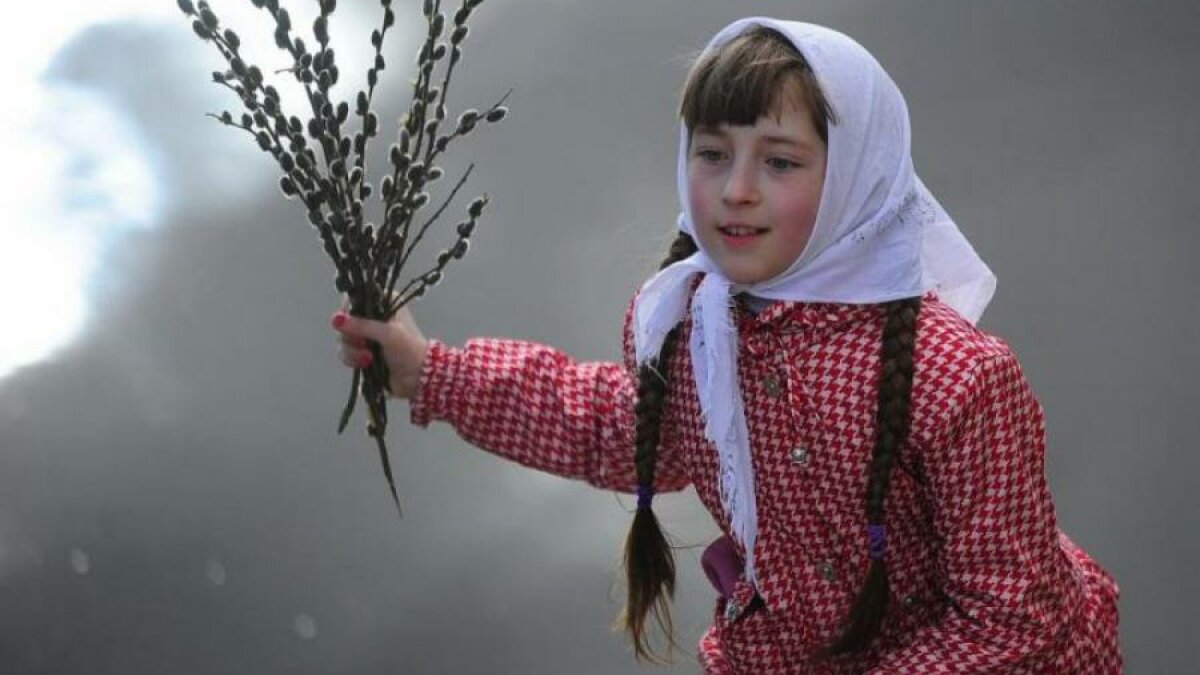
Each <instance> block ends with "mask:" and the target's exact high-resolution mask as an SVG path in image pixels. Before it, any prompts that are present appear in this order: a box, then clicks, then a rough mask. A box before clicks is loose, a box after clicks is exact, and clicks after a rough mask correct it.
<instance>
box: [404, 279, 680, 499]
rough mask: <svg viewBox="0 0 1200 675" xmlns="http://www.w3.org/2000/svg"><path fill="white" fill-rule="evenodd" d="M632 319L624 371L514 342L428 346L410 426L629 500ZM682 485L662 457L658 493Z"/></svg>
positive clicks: (676, 469) (673, 455) (668, 456)
mask: <svg viewBox="0 0 1200 675" xmlns="http://www.w3.org/2000/svg"><path fill="white" fill-rule="evenodd" d="M632 312H633V305H632V302H631V303H630V305H629V307H628V308H627V309H626V312H625V320H624V330H623V354H624V363H623V364H621V363H605V362H576V361H574V360H573V359H571V357H569V356H567V355H566V354H564V353H563V352H561V351H558V350H556V349H553V348H551V347H548V346H546V345H542V344H538V343H535V342H526V341H521V340H510V339H498V338H475V339H472V340H469V341H467V343H466V345H465V346H464V347H462V348H454V347H450V346H448V345H446V344H444V343H442V342H440V341H438V340H430V341H429V351H428V353H427V357H426V360H425V363H424V366H423V367H422V369H421V372H420V381H419V384H418V386H417V390H416V395H415V397H414V398H413V399H412V409H411V419H412V422H413V423H414V424H417V425H419V426H422V427H424V426H427V425H428V424H429V423H430V421H432V420H441V421H445V422H448V423H450V424H451V425H452V426H453V427H454V429H455V431H456V432H458V435H459V436H461V437H462V438H463V439H464V440H466V441H467V442H469V443H471V444H472V445H476V446H478V447H480V448H483V449H485V450H489V451H491V452H493V453H495V454H497V455H500V456H502V457H506V458H508V459H511V460H513V461H515V462H518V463H520V464H523V465H525V466H528V467H531V468H535V469H540V470H542V471H546V472H549V473H552V474H556V475H559V476H563V477H566V478H575V479H579V480H583V481H586V482H588V483H590V484H592V485H595V486H597V487H601V488H605V489H610V490H620V491H623V492H633V491H634V490H635V489H636V487H637V480H636V476H635V474H634V464H633V450H634V430H635V429H634V414H633V406H634V402H635V398H636V396H635V395H636V386H637V379H636V376H635V375H634V373H635V372H636V371H635V370H634V365H633V363H634V359H633V341H632V334H631V320H632ZM688 483H689V479H688V476H687V474H686V472H685V471H684V467H683V463H682V461H681V459H680V457H679V453H677V452H674V451H673V450H672V449H671V448H660V450H659V460H658V465H657V470H656V472H655V489H656V490H657V491H660V492H665V491H671V490H681V489H683V488H684V487H686V486H687V485H688Z"/></svg>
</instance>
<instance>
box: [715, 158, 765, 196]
mask: <svg viewBox="0 0 1200 675" xmlns="http://www.w3.org/2000/svg"><path fill="white" fill-rule="evenodd" d="M748 164H749V163H748V162H735V163H733V164H732V165H731V166H730V168H729V176H728V177H727V178H726V180H725V190H724V191H723V192H722V193H721V198H722V199H723V200H724V201H725V203H727V204H744V203H747V202H753V201H754V200H755V199H757V198H758V181H757V176H756V175H755V173H754V167H752V166H748Z"/></svg>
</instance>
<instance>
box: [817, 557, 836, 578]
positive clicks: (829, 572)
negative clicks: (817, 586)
mask: <svg viewBox="0 0 1200 675" xmlns="http://www.w3.org/2000/svg"><path fill="white" fill-rule="evenodd" d="M817 571H818V572H820V573H821V578H822V579H824V580H825V581H833V577H834V572H833V563H831V562H829V561H828V560H826V561H824V562H822V563H821V564H820V565H817Z"/></svg>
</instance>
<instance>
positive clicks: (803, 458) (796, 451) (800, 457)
mask: <svg viewBox="0 0 1200 675" xmlns="http://www.w3.org/2000/svg"><path fill="white" fill-rule="evenodd" d="M792 463H793V464H800V465H801V466H803V465H805V464H808V450H805V449H804V448H800V447H796V448H792Z"/></svg>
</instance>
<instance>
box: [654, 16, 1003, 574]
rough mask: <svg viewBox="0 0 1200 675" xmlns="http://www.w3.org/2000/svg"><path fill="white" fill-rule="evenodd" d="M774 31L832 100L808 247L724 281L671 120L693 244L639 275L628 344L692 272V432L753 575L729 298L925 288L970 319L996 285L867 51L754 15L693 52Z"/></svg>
mask: <svg viewBox="0 0 1200 675" xmlns="http://www.w3.org/2000/svg"><path fill="white" fill-rule="evenodd" d="M755 24H757V25H763V26H767V27H770V28H773V29H775V30H777V31H779V32H780V33H782V34H783V35H785V36H787V37H788V38H789V39H790V40H791V41H792V43H793V44H794V45H795V46H796V48H797V49H798V50H799V51H800V53H801V54H803V55H804V58H805V59H806V60H807V61H808V63H809V65H810V66H811V68H812V70H813V73H814V74H815V75H816V79H817V82H818V83H819V84H820V86H821V89H822V91H823V92H824V94H825V97H826V98H827V100H828V101H829V103H830V106H831V107H832V108H833V112H834V116H835V117H836V123H831V124H830V125H829V134H828V137H829V140H828V149H827V160H826V166H825V183H824V186H823V188H822V192H821V203H820V206H819V208H818V210H817V217H816V223H815V224H814V226H813V231H812V235H811V237H810V238H809V241H808V244H807V245H806V246H805V248H804V250H803V251H802V252H801V254H800V256H799V257H798V258H797V259H796V260H795V261H794V262H793V263H792V264H791V266H790V267H788V269H787V270H785V271H784V272H783V273H781V274H780V275H778V276H777V277H775V278H773V279H769V280H767V281H763V282H760V283H754V284H734V283H732V282H731V281H730V280H729V279H727V278H726V277H725V276H724V275H723V274H722V273H721V270H720V269H719V268H718V267H717V265H716V264H715V263H714V262H713V260H712V258H711V257H709V254H708V252H706V251H705V250H704V245H703V244H702V243H701V241H700V238H699V237H698V236H696V232H695V225H694V224H693V223H692V219H691V215H690V212H689V208H688V193H687V155H688V130H687V128H686V126H685V125H684V124H683V123H681V124H680V127H679V161H678V188H679V203H680V205H681V207H682V213H680V214H679V221H678V222H679V229H680V230H682V231H684V232H687V233H688V234H690V235H691V236H692V238H693V239H694V240H695V241H696V243H697V245H698V246H699V247H700V250H699V251H698V252H697V253H696V254H695V255H693V256H691V257H690V258H687V259H685V260H681V261H679V262H677V263H675V264H673V265H671V266H669V267H667V268H665V269H663V270H662V271H660V272H658V273H657V274H656V275H654V276H653V277H651V278H650V279H649V280H648V281H646V283H645V284H643V285H642V288H641V291H640V292H639V294H638V296H637V299H636V301H635V304H634V327H633V328H634V348H635V353H636V356H637V361H638V363H639V364H644V363H646V362H647V361H649V360H651V359H654V358H656V357H657V356H658V353H659V350H660V349H661V348H662V343H663V339H664V338H665V337H666V334H667V333H668V332H669V331H670V330H671V328H673V327H674V326H675V325H676V324H678V323H679V322H680V321H682V320H683V319H684V313H685V311H686V308H687V300H688V298H687V294H688V288H689V285H690V281H691V280H692V278H693V277H694V276H695V275H696V274H700V273H703V274H705V277H704V279H703V281H701V283H700V285H699V287H698V288H697V289H696V291H695V294H694V295H693V296H692V307H691V315H692V333H691V342H690V345H689V347H690V350H691V357H692V366H693V372H694V375H695V378H696V391H697V393H698V394H699V397H700V409H701V412H702V413H703V415H704V420H705V427H704V432H705V435H706V436H707V438H708V439H709V440H711V441H712V442H713V443H714V444H715V445H716V447H717V451H718V453H719V455H720V467H721V475H720V488H721V501H722V504H723V506H724V508H725V512H726V513H727V514H728V516H729V520H730V524H731V527H732V529H733V532H734V535H735V536H736V537H737V538H738V540H739V541H740V542H741V544H742V546H743V549H744V550H745V551H746V570H745V571H746V577H747V579H748V580H750V581H751V582H752V583H753V582H754V581H755V572H754V542H755V538H756V535H757V531H758V522H757V515H756V510H755V503H754V473H753V466H752V464H751V460H750V445H749V431H748V428H747V425H746V415H745V408H744V403H743V401H742V394H741V390H740V386H739V384H738V381H737V372H738V368H737V328H736V326H735V325H734V323H733V319H732V314H731V309H732V305H733V295H735V294H737V293H741V292H747V293H749V294H751V295H754V296H757V297H761V298H768V299H773V300H793V301H804V302H835V303H851V304H861V303H880V302H887V301H889V300H897V299H901V298H908V297H913V296H919V295H923V294H924V293H925V292H926V291H929V290H931V289H935V290H936V291H937V293H938V296H939V297H940V298H941V299H942V301H943V302H946V303H947V304H949V305H950V306H951V307H953V308H954V309H955V310H957V311H958V312H959V313H960V314H962V315H963V316H964V317H966V318H967V319H969V320H970V321H972V322H974V321H977V320H978V318H979V317H980V316H981V315H982V314H983V310H984V309H985V308H986V307H987V304H988V301H989V300H990V299H991V297H992V293H993V292H994V291H995V288H996V278H995V276H993V275H992V273H991V271H990V270H989V269H988V268H987V266H986V265H984V263H983V261H982V260H980V259H979V256H978V255H976V253H975V250H974V249H973V248H972V247H971V245H970V243H968V242H967V240H966V238H964V237H963V235H962V233H961V232H959V230H958V226H956V225H955V224H954V221H952V220H951V219H950V217H949V216H948V215H947V214H946V212H945V211H944V210H943V209H942V207H941V205H940V204H938V202H937V200H936V199H934V197H933V195H932V194H930V192H929V190H928V189H926V187H925V185H924V184H923V183H922V182H921V180H920V179H919V178H918V177H917V175H916V172H915V170H914V169H913V163H912V157H911V155H910V145H909V144H910V128H909V121H908V108H907V106H906V105H905V103H904V97H903V96H902V95H901V94H900V90H899V89H898V88H897V87H896V84H895V83H894V82H892V79H891V78H890V77H889V76H888V74H887V73H886V72H884V70H883V68H882V67H881V66H880V65H879V63H878V62H877V61H876V60H875V58H874V57H873V56H871V54H870V53H868V52H867V50H866V49H864V48H863V47H862V46H861V45H859V44H858V43H857V42H855V41H854V40H852V39H850V38H849V37H847V36H846V35H843V34H841V33H838V32H836V31H833V30H830V29H828V28H824V27H821V26H816V25H813V24H807V23H800V22H795V21H778V20H776V19H770V18H765V17H749V18H745V19H739V20H737V21H735V22H733V23H731V24H729V25H728V26H726V27H725V28H723V29H721V31H720V32H718V33H717V34H716V35H715V36H714V37H713V38H712V40H710V41H709V44H708V46H707V47H706V48H705V50H704V54H708V53H709V52H710V51H712V50H713V49H714V48H715V47H717V46H719V45H721V44H723V43H725V42H727V41H729V40H731V39H733V38H735V37H737V36H738V35H740V34H741V33H742V32H744V31H745V30H746V29H747V28H748V27H750V26H751V25H755Z"/></svg>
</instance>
